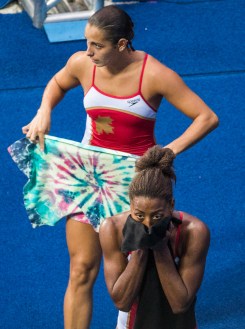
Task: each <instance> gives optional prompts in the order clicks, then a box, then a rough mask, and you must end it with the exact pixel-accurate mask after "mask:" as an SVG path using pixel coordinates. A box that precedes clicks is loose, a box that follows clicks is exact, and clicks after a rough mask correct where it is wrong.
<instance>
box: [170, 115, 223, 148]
mask: <svg viewBox="0 0 245 329" xmlns="http://www.w3.org/2000/svg"><path fill="white" fill-rule="evenodd" d="M217 126H218V118H217V116H216V114H215V113H213V112H211V113H208V114H206V113H205V114H203V115H199V116H198V117H197V118H196V119H194V121H193V122H192V124H191V125H190V126H189V127H188V128H187V129H186V131H185V132H184V133H183V134H182V135H181V136H180V137H178V138H177V139H175V140H174V141H172V142H171V143H169V144H168V145H166V146H165V147H168V148H170V149H171V150H173V152H174V153H175V154H179V153H181V152H183V151H185V150H186V149H188V148H190V147H191V146H193V145H194V144H196V143H197V142H198V141H200V140H201V139H202V138H204V137H205V136H206V135H207V134H208V133H210V132H211V131H212V130H213V129H215V128H216V127H217Z"/></svg>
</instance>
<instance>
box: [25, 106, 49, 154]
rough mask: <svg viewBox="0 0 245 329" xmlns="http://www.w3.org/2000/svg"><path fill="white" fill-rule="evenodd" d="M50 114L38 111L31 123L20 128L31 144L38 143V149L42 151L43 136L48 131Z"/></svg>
mask: <svg viewBox="0 0 245 329" xmlns="http://www.w3.org/2000/svg"><path fill="white" fill-rule="evenodd" d="M50 124H51V114H50V113H48V112H46V111H42V110H41V109H39V110H38V111H37V114H36V116H35V117H34V118H33V119H32V121H31V122H30V123H29V124H28V125H26V126H24V127H22V132H23V134H25V135H26V137H27V138H29V139H30V141H31V142H33V143H39V145H40V149H41V150H42V151H43V150H44V136H45V134H48V133H49V131H50Z"/></svg>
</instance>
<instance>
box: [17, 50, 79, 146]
mask: <svg viewBox="0 0 245 329" xmlns="http://www.w3.org/2000/svg"><path fill="white" fill-rule="evenodd" d="M77 57H78V55H77V54H75V55H73V56H72V57H71V58H70V59H69V60H68V62H67V64H66V66H65V67H64V68H62V69H61V70H60V71H59V72H58V73H56V75H55V76H54V77H53V78H52V79H51V80H50V81H49V83H48V84H47V86H46V88H45V90H44V93H43V97H42V102H41V105H40V108H39V110H38V112H37V114H36V115H35V117H34V118H33V119H32V121H31V122H30V123H29V124H28V125H26V126H24V127H22V132H23V133H24V134H26V137H28V138H29V139H30V140H31V141H32V142H36V139H37V138H38V142H39V144H40V147H41V149H42V150H43V149H44V135H45V134H47V133H49V130H50V124H51V111H52V110H53V108H54V107H55V106H56V105H57V104H58V103H59V102H60V101H61V100H62V99H63V97H64V95H65V93H66V91H68V90H70V89H72V88H74V87H76V86H78V85H79V80H78V78H77V76H76V73H75V72H76V70H75V67H76V65H77V62H78V59H77Z"/></svg>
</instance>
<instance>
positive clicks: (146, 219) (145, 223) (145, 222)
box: [143, 217, 152, 228]
mask: <svg viewBox="0 0 245 329" xmlns="http://www.w3.org/2000/svg"><path fill="white" fill-rule="evenodd" d="M143 224H144V225H145V226H147V227H148V228H150V227H151V226H152V223H151V219H150V218H148V217H146V218H145V220H144V223H143Z"/></svg>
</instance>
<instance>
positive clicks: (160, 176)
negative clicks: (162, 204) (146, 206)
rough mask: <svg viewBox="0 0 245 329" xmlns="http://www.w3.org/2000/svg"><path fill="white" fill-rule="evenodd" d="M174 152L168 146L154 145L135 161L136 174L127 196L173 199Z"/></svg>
mask: <svg viewBox="0 0 245 329" xmlns="http://www.w3.org/2000/svg"><path fill="white" fill-rule="evenodd" d="M174 158H175V154H174V153H173V151H172V150H170V149H169V148H162V147H161V146H159V145H155V146H153V147H152V148H150V149H149V150H148V151H147V152H146V153H145V154H144V155H143V156H142V157H140V158H139V159H138V160H137V161H136V165H135V167H136V168H135V170H136V175H135V177H134V178H133V180H132V182H131V184H130V186H129V198H130V200H133V199H134V197H139V196H143V197H149V198H163V199H165V200H166V201H167V202H171V201H172V200H173V184H174V183H175V182H176V176H175V172H174V168H173V160H174Z"/></svg>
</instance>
